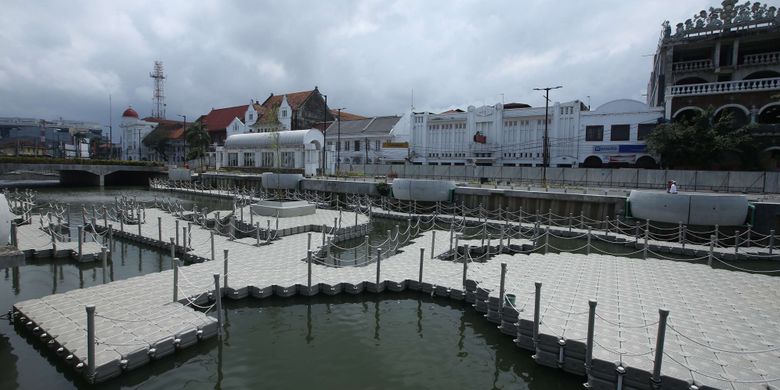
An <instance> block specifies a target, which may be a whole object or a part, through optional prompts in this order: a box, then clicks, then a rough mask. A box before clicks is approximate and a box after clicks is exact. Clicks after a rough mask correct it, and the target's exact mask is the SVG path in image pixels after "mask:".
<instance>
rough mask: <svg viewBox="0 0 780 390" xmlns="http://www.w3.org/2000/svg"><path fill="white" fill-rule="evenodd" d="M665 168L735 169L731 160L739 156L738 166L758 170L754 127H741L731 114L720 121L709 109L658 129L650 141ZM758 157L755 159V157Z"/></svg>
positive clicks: (648, 143) (651, 135)
mask: <svg viewBox="0 0 780 390" xmlns="http://www.w3.org/2000/svg"><path fill="white" fill-rule="evenodd" d="M646 142H647V147H648V149H649V150H650V152H651V153H653V154H656V155H659V156H660V157H661V165H662V166H664V167H667V168H676V169H712V168H718V167H720V166H722V165H733V162H731V163H730V162H728V161H724V160H728V156H738V158H739V159H740V160H741V161H739V162H738V163H737V165H742V166H747V167H751V168H752V166H754V162H753V160H754V158H751V155H754V154H755V153H754V152H755V149H756V147H755V142H754V140H753V137H752V135H751V133H750V126H743V127H738V126H737V125H736V124H735V122H734V120H733V117H732V116H731V115H729V114H726V115H721V116H720V117H719V118H717V120H715V117H714V115H713V110H712V109H708V110H707V111H705V112H702V113H699V114H697V115H695V116H694V117H692V118H690V119H688V120H682V121H680V122H673V123H665V124H661V125H658V126H657V127H656V128H655V130H653V132H652V133H651V134H650V135H649V136H648V137H647V139H646ZM753 157H755V156H753Z"/></svg>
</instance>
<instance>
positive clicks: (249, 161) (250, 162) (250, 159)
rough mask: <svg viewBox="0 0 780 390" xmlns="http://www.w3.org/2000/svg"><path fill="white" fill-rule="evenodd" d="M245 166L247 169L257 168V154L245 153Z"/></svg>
mask: <svg viewBox="0 0 780 390" xmlns="http://www.w3.org/2000/svg"><path fill="white" fill-rule="evenodd" d="M244 166H245V167H253V166H255V154H254V153H252V152H244Z"/></svg>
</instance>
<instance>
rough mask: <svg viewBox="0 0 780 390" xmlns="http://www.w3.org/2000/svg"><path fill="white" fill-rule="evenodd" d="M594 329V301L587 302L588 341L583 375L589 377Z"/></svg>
mask: <svg viewBox="0 0 780 390" xmlns="http://www.w3.org/2000/svg"><path fill="white" fill-rule="evenodd" d="M595 327H596V301H595V300H593V299H590V300H588V339H587V340H588V341H587V344H586V347H585V373H586V374H587V375H590V369H591V366H592V364H593V334H594V332H595Z"/></svg>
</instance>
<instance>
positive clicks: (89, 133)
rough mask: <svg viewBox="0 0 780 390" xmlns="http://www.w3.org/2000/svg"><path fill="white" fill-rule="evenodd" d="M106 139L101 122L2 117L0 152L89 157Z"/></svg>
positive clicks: (13, 154) (10, 154)
mask: <svg viewBox="0 0 780 390" xmlns="http://www.w3.org/2000/svg"><path fill="white" fill-rule="evenodd" d="M107 141H108V140H106V139H104V138H103V128H102V126H101V125H100V124H98V123H92V122H83V121H73V120H66V119H61V118H60V119H55V120H45V119H36V118H16V117H12V118H8V117H0V150H1V151H0V153H2V154H3V155H5V156H32V157H35V156H37V157H56V158H83V159H86V158H91V157H92V156H94V155H95V154H96V150H97V149H98V146H99V145H100V144H102V143H105V142H107Z"/></svg>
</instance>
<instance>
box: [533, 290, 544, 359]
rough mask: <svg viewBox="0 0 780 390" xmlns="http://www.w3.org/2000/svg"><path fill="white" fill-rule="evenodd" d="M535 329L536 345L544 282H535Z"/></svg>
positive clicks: (534, 339) (534, 338)
mask: <svg viewBox="0 0 780 390" xmlns="http://www.w3.org/2000/svg"><path fill="white" fill-rule="evenodd" d="M534 288H535V291H534V329H533V331H534V332H533V341H534V345H536V343H537V342H538V341H539V310H540V308H539V306H540V305H541V301H542V282H534Z"/></svg>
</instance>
